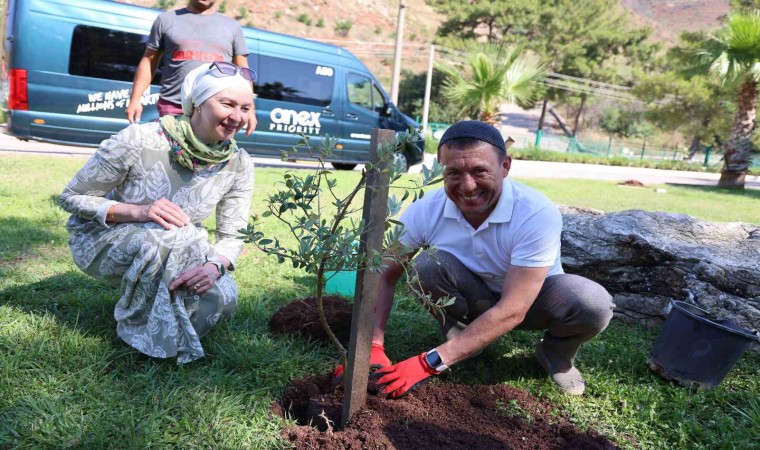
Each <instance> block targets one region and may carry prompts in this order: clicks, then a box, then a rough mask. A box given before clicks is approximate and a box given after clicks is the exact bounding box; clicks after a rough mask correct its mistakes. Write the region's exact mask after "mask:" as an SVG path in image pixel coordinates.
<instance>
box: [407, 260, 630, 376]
mask: <svg viewBox="0 0 760 450" xmlns="http://www.w3.org/2000/svg"><path fill="white" fill-rule="evenodd" d="M413 270H415V271H416V273H417V276H418V277H419V280H420V285H421V287H422V289H423V291H425V292H427V293H429V294H430V295H431V296H432V298H433V300H436V299H439V298H443V297H453V298H455V302H454V303H453V304H452V305H449V306H447V307H446V308H444V314H443V316H442V317H441V315H440V314H438V315H436V314H434V316H435V317H436V320H438V322H439V325H440V327H441V333H442V334H443V337H444V338H445V339H446V340H449V339H451V338H452V337H454V336H456V335H457V334H459V333H460V332H461V331H462V330H463V329H464V328H465V327H466V326H467V324H469V323H471V322H472V321H473V320H475V319H477V318H478V316H480V315H481V314H483V313H484V312H485V311H487V310H488V309H489V308H491V307H492V306H494V305H495V304H496V302H498V301H499V299H500V297H501V294H500V293H499V292H494V291H491V290H490V289H489V288H488V286H487V285H486V283H485V282H484V281H483V279H481V278H480V277H479V276H477V275H476V274H474V273H473V272H471V271H470V270H469V269H467V268H466V267H465V266H464V265H463V264H462V263H461V262H460V261H459V260H458V259H457V258H456V257H455V256H453V255H452V254H451V253H448V252H445V251H442V250H435V251H434V250H426V251H424V252H422V253H421V254H420V255H419V256H418V257H417V258H415V260H414V262H413ZM614 307H615V305H614V304H613V303H612V297H611V296H610V294H609V293H608V292H607V291H606V290H605V289H604V288H603V287H602V286H600V285H599V284H597V283H595V282H593V281H591V280H589V279H587V278H583V277H581V276H578V275H570V274H560V275H552V276H550V277H547V278H546V280H545V281H544V284H543V286H542V287H541V291H540V292H539V294H538V297H537V298H536V300H535V302H533V305H532V306H531V307H530V309H529V310H528V313H527V314H526V316H525V319H524V320H523V321H522V322H521V323H520V325H518V326H517V328H516V329H518V330H546V332H545V333H544V337H543V343H542V349H543V350H544V353H545V354H546V356H547V358H549V359H550V360H551V362H552V364H553V365H554V367H555V368H557V369H559V370H567V369H569V368H570V367H571V366H572V364H573V358H574V357H575V354H576V352H577V351H578V348H579V347H580V345H581V344H583V343H584V342H586V341H587V340H589V339H591V338H592V337H594V336H596V335H597V334H599V333H600V332H602V331H603V330H604V329H605V328H606V327H607V325H608V324H609V322H610V319H612V310H613V308H614Z"/></svg>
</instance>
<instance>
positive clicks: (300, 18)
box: [296, 13, 311, 27]
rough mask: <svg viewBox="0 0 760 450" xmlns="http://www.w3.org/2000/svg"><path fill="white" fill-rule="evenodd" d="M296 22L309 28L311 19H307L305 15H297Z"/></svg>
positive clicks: (307, 16)
mask: <svg viewBox="0 0 760 450" xmlns="http://www.w3.org/2000/svg"><path fill="white" fill-rule="evenodd" d="M296 20H297V21H299V22H301V23H302V24H304V25H306V26H309V27H310V26H311V17H309V15H308V14H306V13H301V14H299V15H298V17H297V18H296Z"/></svg>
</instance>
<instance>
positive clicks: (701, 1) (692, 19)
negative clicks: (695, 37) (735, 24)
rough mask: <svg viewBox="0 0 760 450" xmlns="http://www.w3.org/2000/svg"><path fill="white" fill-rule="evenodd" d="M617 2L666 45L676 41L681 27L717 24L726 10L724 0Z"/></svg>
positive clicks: (710, 27)
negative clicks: (650, 29)
mask: <svg viewBox="0 0 760 450" xmlns="http://www.w3.org/2000/svg"><path fill="white" fill-rule="evenodd" d="M620 4H621V5H623V7H624V8H626V9H628V10H629V11H631V13H632V17H633V18H634V19H635V20H636V22H637V23H639V24H641V25H644V26H649V27H650V28H652V31H653V33H652V34H653V36H652V37H653V39H654V40H657V41H661V42H663V44H664V45H666V46H668V45H673V44H676V43H677V42H678V35H679V34H680V33H681V32H682V31H698V30H707V31H711V30H714V29H716V28H718V27H719V26H720V25H721V22H720V20H721V18H722V17H724V16H725V15H726V14H728V11H729V5H728V0H670V1H662V0H621V1H620Z"/></svg>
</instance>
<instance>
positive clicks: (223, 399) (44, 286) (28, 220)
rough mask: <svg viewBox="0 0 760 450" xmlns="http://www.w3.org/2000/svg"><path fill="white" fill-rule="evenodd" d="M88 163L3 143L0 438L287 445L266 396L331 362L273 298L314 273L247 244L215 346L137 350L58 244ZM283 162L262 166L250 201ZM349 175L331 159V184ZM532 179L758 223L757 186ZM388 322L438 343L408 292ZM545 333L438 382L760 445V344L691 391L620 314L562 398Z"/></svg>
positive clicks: (571, 193)
mask: <svg viewBox="0 0 760 450" xmlns="http://www.w3.org/2000/svg"><path fill="white" fill-rule="evenodd" d="M83 162H84V159H80V158H49V157H37V156H2V157H0V211H2V213H1V214H0V448H48V447H56V448H58V447H70V448H86V449H91V448H140V449H142V448H170V447H175V448H279V447H282V446H284V445H285V443H283V442H282V441H281V440H280V437H279V433H280V430H281V429H282V428H283V427H285V426H286V425H287V424H288V423H289V422H288V421H287V420H285V419H282V418H278V417H275V416H273V415H272V414H270V412H269V405H270V403H271V402H272V401H273V400H274V399H275V398H277V396H278V395H279V394H280V392H281V390H282V388H283V386H284V385H285V384H286V383H287V382H288V381H289V380H290V379H292V378H295V377H300V376H303V375H306V374H309V373H315V372H326V371H328V370H331V369H332V368H333V367H334V365H335V364H336V358H335V355H334V354H333V352H332V349H331V348H329V347H327V346H326V345H322V344H318V343H314V342H309V341H306V340H304V339H301V338H298V337H283V336H274V335H271V334H269V333H268V332H267V321H268V318H269V317H270V316H271V314H272V313H273V312H274V311H275V310H276V309H277V308H278V307H280V306H282V305H283V304H285V303H287V302H288V301H290V300H292V299H294V298H300V297H304V296H307V295H309V294H310V293H313V292H314V284H313V281H312V280H311V278H310V277H308V276H307V275H306V274H305V273H303V272H301V271H297V270H294V269H292V267H290V266H289V265H287V264H285V265H279V264H277V263H276V260H275V259H269V258H264V257H263V255H262V254H261V253H259V252H258V251H256V250H254V249H252V248H247V249H246V251H245V252H244V255H243V256H242V257H241V259H240V260H239V263H238V266H239V269H238V271H237V272H236V275H235V279H236V280H237V282H238V284H239V286H240V292H241V298H240V303H239V307H238V311H237V313H236V315H235V316H234V317H233V318H232V320H228V321H226V322H223V323H220V324H219V325H218V326H217V327H215V329H214V330H213V331H212V332H211V333H210V335H209V336H208V337H206V338H205V339H204V341H203V343H204V348H205V349H206V351H207V354H208V356H207V357H206V358H204V359H202V360H200V361H197V362H194V363H191V364H189V365H185V366H177V365H176V364H175V363H174V362H173V361H159V360H154V359H150V358H148V357H145V356H142V355H140V354H139V353H138V352H136V351H133V350H131V349H130V348H129V347H128V346H126V345H125V344H123V343H122V342H121V341H120V340H119V339H118V338H117V337H116V333H115V322H114V319H113V314H112V313H113V307H114V304H115V302H116V300H117V296H118V291H117V290H116V289H113V288H111V287H109V286H106V285H105V284H102V283H100V282H99V281H97V280H95V279H92V278H89V277H87V276H85V275H84V274H82V273H81V272H80V271H79V270H78V269H77V268H76V266H74V264H73V262H72V260H71V257H70V256H69V252H68V248H67V246H66V238H67V233H66V231H65V229H64V224H65V221H66V219H67V214H66V213H64V212H63V211H62V210H60V208H58V207H57V206H56V203H55V200H56V198H57V196H58V195H59V194H60V192H61V191H62V190H63V187H64V185H65V184H66V183H67V182H68V180H69V179H70V178H71V177H72V176H73V174H74V173H75V172H76V171H77V170H78V169H79V167H81V165H82V164H83ZM279 174H281V171H280V170H276V169H261V170H257V174H256V176H257V180H256V186H257V187H256V192H255V194H254V209H255V211H257V212H262V211H263V207H262V205H263V199H264V193H265V192H266V191H267V189H269V190H271V189H273V185H274V183H275V181H277V180H278V179H279ZM354 177H356V173H340V174H339V178H340V180H343V181H345V183H339V186H340V187H345V188H347V187H348V186H349V185H350V183H349V181H351V180H352V179H354ZM525 182H526V183H527V184H529V185H532V186H535V187H537V188H539V189H541V190H542V191H544V192H545V193H546V194H548V195H549V196H550V197H551V198H552V199H553V200H554V201H556V202H558V203H561V204H565V205H573V206H583V207H592V208H597V209H602V210H607V211H612V210H621V209H630V208H639V209H647V210H664V211H673V212H682V213H687V214H691V215H694V216H697V217H700V218H703V219H707V220H714V221H720V220H725V221H745V222H752V223H760V208H758V205H760V203H759V202H758V200H760V198H759V197H760V193H758V192H751V191H747V192H745V193H733V192H726V191H720V190H717V189H711V188H698V187H688V188H686V187H685V188H678V187H673V186H667V193H666V194H658V193H656V192H654V191H653V190H652V189H641V190H639V189H623V188H620V187H617V186H615V185H614V183H608V182H592V181H579V180H525ZM209 226H213V222H211V223H210V224H209ZM267 226H271V227H273V228H272V229H273V230H277V229H276V228H274V227H276V225H275V224H274V223H272V224H271V225H267ZM388 336H389V337H388V342H387V349H388V354H389V356H391V358H392V359H393V360H394V361H398V360H401V359H404V358H407V357H409V356H411V355H414V354H417V353H418V352H420V351H421V350H423V349H427V348H430V347H432V346H434V345H436V344H438V343H439V338H438V333H437V330H436V327H435V326H434V323H433V320H432V319H430V318H428V317H427V315H426V313H425V312H424V311H423V310H422V308H421V307H419V306H418V305H417V304H416V303H415V302H414V301H413V300H412V299H410V298H408V297H404V298H401V299H399V300H397V301H396V303H395V305H394V312H393V314H392V315H391V320H390V322H389V327H388ZM538 336H539V334H538V333H536V332H513V333H509V334H508V335H507V336H505V337H504V338H502V339H501V340H500V341H498V342H497V343H495V344H494V345H492V346H490V347H489V348H487V349H486V351H485V352H484V353H483V354H482V355H481V356H479V357H478V358H476V359H474V360H472V361H470V362H467V363H463V364H461V365H460V366H457V367H455V368H454V370H453V371H452V372H451V375H450V376H449V378H448V380H447V381H446V382H450V383H469V384H475V383H510V384H512V385H515V386H517V387H521V388H524V389H527V390H529V391H530V392H532V393H533V394H535V395H537V396H539V397H542V398H546V399H549V400H551V401H554V402H555V403H556V404H557V405H558V414H562V415H566V416H568V417H570V418H571V420H572V421H573V422H574V423H576V424H577V425H578V426H580V427H582V428H585V427H593V428H596V429H597V430H599V431H601V432H602V433H605V434H606V435H607V436H609V437H610V438H611V439H613V440H615V441H616V442H618V443H619V444H620V445H621V446H622V447H625V448H652V449H660V448H668V447H669V448H689V449H690V448H737V449H747V448H752V447H754V448H758V447H760V401H758V400H757V399H758V398H760V376H758V375H759V374H760V356H758V355H756V354H753V353H749V352H748V353H746V354H745V355H744V356H743V357H742V359H741V360H740V361H739V363H738V365H737V366H736V367H735V368H734V370H733V371H732V372H731V373H730V374H729V376H728V377H727V378H726V380H725V381H724V382H723V384H721V386H719V387H718V388H715V389H712V390H708V391H699V392H695V393H692V392H689V391H688V390H686V389H684V388H681V387H679V386H677V385H676V384H674V383H670V382H666V381H664V380H662V379H661V378H659V377H658V376H657V375H655V374H654V373H652V372H651V371H650V370H649V369H648V368H647V365H646V356H647V354H648V351H649V348H650V347H651V344H652V343H653V341H654V339H655V337H656V331H651V330H645V329H640V328H638V327H633V326H629V325H625V324H621V323H613V324H612V325H611V326H610V327H609V329H608V330H607V331H605V332H604V333H603V334H602V335H601V336H600V337H598V338H597V339H594V340H593V341H591V342H589V343H588V344H587V345H585V346H584V348H583V349H582V350H581V353H580V354H579V356H578V358H577V363H578V366H579V368H580V369H581V371H582V372H583V373H584V374H585V376H586V379H587V385H588V389H587V393H586V395H585V396H584V397H583V398H580V399H579V398H566V397H562V396H560V395H559V394H557V392H556V391H555V389H554V387H553V385H552V383H551V381H549V380H548V378H547V377H545V376H542V374H541V373H540V372H539V370H538V368H537V366H536V365H535V364H534V363H533V362H532V361H531V359H530V354H531V351H532V348H533V345H534V344H535V342H536V340H537V339H538Z"/></svg>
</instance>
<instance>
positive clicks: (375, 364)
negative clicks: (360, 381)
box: [333, 343, 391, 384]
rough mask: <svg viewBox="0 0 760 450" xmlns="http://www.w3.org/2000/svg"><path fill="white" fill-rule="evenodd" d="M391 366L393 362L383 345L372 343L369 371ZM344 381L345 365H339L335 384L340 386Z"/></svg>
mask: <svg viewBox="0 0 760 450" xmlns="http://www.w3.org/2000/svg"><path fill="white" fill-rule="evenodd" d="M390 365H391V360H390V359H388V357H387V356H386V355H385V347H383V344H375V343H372V349H371V350H370V351H369V370H370V372H372V371H373V370H377V369H381V368H383V367H388V366H390ZM341 381H343V364H341V365H339V366H338V367H336V368H335V370H334V371H333V383H335V384H338V383H340V382H341Z"/></svg>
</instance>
